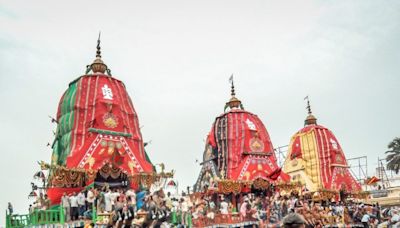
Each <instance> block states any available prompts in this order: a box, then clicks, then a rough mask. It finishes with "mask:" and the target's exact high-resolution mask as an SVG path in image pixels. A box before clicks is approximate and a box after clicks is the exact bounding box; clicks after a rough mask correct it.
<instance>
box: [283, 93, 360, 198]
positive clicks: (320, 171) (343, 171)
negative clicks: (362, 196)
mask: <svg viewBox="0 0 400 228" xmlns="http://www.w3.org/2000/svg"><path fill="white" fill-rule="evenodd" d="M307 109H308V116H307V118H306V120H305V126H304V128H302V129H300V130H299V131H298V132H297V133H296V134H294V135H293V136H292V138H291V140H290V144H289V150H288V154H287V156H286V160H285V163H284V166H283V170H284V171H285V172H286V173H287V174H289V175H290V176H291V180H292V181H294V182H302V183H303V184H305V185H306V187H307V189H308V190H310V191H318V190H321V189H329V190H341V189H343V190H347V191H359V190H361V186H360V184H359V183H358V182H357V181H356V180H355V179H354V177H353V176H352V175H351V173H350V170H349V166H348V164H347V160H346V156H345V154H344V152H343V150H342V148H341V146H340V144H339V142H338V140H337V139H336V137H335V135H334V134H333V133H332V131H330V130H329V129H328V128H326V127H323V126H321V125H318V124H317V122H316V118H315V117H314V116H313V115H312V113H311V107H310V102H309V100H307Z"/></svg>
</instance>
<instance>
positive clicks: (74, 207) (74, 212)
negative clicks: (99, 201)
mask: <svg viewBox="0 0 400 228" xmlns="http://www.w3.org/2000/svg"><path fill="white" fill-rule="evenodd" d="M69 202H70V205H71V220H72V221H75V220H77V219H78V216H79V211H78V210H79V205H78V197H77V196H76V193H75V192H74V193H72V196H70V197H69Z"/></svg>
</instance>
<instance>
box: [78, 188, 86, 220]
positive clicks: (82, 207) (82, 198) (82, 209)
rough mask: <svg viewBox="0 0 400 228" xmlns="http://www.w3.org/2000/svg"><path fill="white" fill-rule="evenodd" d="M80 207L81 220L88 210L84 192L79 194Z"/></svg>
mask: <svg viewBox="0 0 400 228" xmlns="http://www.w3.org/2000/svg"><path fill="white" fill-rule="evenodd" d="M77 198H78V207H79V218H83V213H84V212H85V209H86V207H85V206H86V205H85V203H86V202H85V200H86V198H85V194H84V193H83V191H81V192H79V194H78V196H77Z"/></svg>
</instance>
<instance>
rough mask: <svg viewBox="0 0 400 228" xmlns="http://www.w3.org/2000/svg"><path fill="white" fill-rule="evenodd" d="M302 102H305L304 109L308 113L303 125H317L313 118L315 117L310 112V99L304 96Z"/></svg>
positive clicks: (315, 119)
mask: <svg viewBox="0 0 400 228" xmlns="http://www.w3.org/2000/svg"><path fill="white" fill-rule="evenodd" d="M304 100H307V107H306V109H307V111H308V116H307V118H306V120H305V121H304V125H310V124H317V118H315V116H314V115H313V114H312V111H311V105H310V99H309V98H308V96H306V97H305V98H304Z"/></svg>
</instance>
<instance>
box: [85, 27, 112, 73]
mask: <svg viewBox="0 0 400 228" xmlns="http://www.w3.org/2000/svg"><path fill="white" fill-rule="evenodd" d="M100 35H101V33H100V32H99V37H98V38H97V46H96V49H97V50H96V59H95V60H94V61H93V63H92V64H91V65H88V66H87V69H86V74H88V73H89V72H90V71H92V72H93V73H102V74H104V73H105V72H107V74H108V75H109V76H111V70H110V69H108V67H107V65H106V64H104V62H103V60H102V59H101V47H100Z"/></svg>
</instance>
